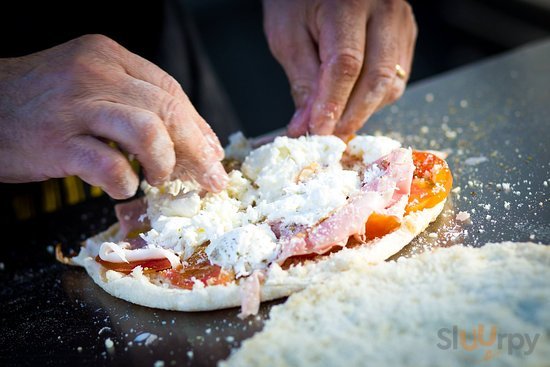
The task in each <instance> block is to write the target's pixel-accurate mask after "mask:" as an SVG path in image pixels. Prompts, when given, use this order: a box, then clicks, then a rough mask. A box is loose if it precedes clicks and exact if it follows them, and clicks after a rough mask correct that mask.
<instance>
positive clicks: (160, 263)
mask: <svg viewBox="0 0 550 367" xmlns="http://www.w3.org/2000/svg"><path fill="white" fill-rule="evenodd" d="M95 259H96V261H97V262H98V263H100V264H101V265H102V266H103V267H105V268H107V269H109V270H114V271H118V272H121V273H125V274H129V273H131V272H132V270H134V268H135V267H136V266H141V267H142V268H143V272H144V273H151V272H155V271H160V270H165V269H170V268H171V267H172V264H171V263H170V261H169V260H168V259H166V258H162V259H149V260H140V261H130V262H127V263H126V262H121V263H113V262H110V261H105V260H102V259H101V258H100V257H99V256H97V257H96V258H95Z"/></svg>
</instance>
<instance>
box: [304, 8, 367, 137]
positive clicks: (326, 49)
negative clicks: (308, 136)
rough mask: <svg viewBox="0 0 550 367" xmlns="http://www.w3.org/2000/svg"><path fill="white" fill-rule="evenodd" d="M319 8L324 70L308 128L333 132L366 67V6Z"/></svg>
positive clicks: (322, 70) (320, 41)
mask: <svg viewBox="0 0 550 367" xmlns="http://www.w3.org/2000/svg"><path fill="white" fill-rule="evenodd" d="M319 11H320V12H321V13H320V14H319V18H318V19H319V20H318V22H322V24H319V25H318V27H319V29H320V34H319V54H320V59H321V73H320V77H319V80H318V85H317V93H316V96H315V98H314V99H313V102H312V109H311V118H310V122H309V130H310V132H311V133H313V134H331V133H332V132H333V130H334V127H335V125H336V123H337V122H338V120H339V119H340V117H341V115H342V113H343V111H344V108H345V106H346V104H347V101H348V98H349V96H350V95H351V92H352V90H353V87H354V85H355V82H356V81H357V78H358V77H359V74H360V72H361V69H362V67H363V60H364V54H365V52H364V50H365V38H366V27H367V9H366V7H358V6H354V5H353V4H351V5H350V4H348V3H346V4H342V3H340V2H338V3H337V4H334V5H333V6H328V7H324V8H321V9H320V10H319Z"/></svg>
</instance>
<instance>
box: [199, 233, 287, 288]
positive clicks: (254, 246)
mask: <svg viewBox="0 0 550 367" xmlns="http://www.w3.org/2000/svg"><path fill="white" fill-rule="evenodd" d="M206 254H207V255H208V258H209V259H210V261H211V262H212V263H213V264H216V265H219V266H221V267H222V268H223V269H232V270H233V271H234V272H235V275H236V276H237V278H240V277H242V276H246V275H250V274H251V273H252V271H253V270H258V269H265V268H266V267H267V266H268V264H269V263H271V262H272V261H273V260H274V259H275V257H276V256H277V254H278V246H277V238H276V237H275V234H274V233H273V231H272V230H271V228H270V227H269V226H268V225H267V224H258V225H254V224H247V225H245V226H242V227H238V228H235V229H233V230H231V231H229V232H227V233H225V234H223V235H222V236H220V237H218V238H217V239H215V240H213V241H212V242H211V243H210V244H209V245H208V246H207V247H206Z"/></svg>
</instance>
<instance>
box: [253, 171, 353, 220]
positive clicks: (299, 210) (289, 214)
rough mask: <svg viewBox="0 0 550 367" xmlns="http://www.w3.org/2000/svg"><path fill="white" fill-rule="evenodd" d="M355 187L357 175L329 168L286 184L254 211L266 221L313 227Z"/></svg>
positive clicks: (340, 203) (341, 204)
mask: <svg viewBox="0 0 550 367" xmlns="http://www.w3.org/2000/svg"><path fill="white" fill-rule="evenodd" d="M359 187H360V183H359V177H358V174H357V172H355V171H345V170H342V169H341V168H339V167H331V168H329V169H326V170H323V171H321V172H319V173H318V174H317V175H315V176H314V177H313V178H311V179H309V180H306V181H304V182H299V183H297V184H295V183H292V184H289V185H288V186H287V187H286V188H285V190H284V192H283V194H282V195H281V196H280V197H279V198H278V199H277V200H273V201H271V202H267V201H263V202H261V203H260V204H259V205H258V211H259V212H260V213H261V214H262V215H263V216H265V217H266V218H267V219H268V221H270V222H282V223H284V224H301V225H307V226H313V225H315V224H316V223H318V222H319V221H320V220H322V219H324V218H326V217H328V216H329V214H330V213H331V212H332V211H334V210H335V209H337V208H339V207H341V206H343V205H344V204H345V203H346V201H347V199H348V198H349V197H350V196H352V195H353V194H354V193H356V192H358V191H359Z"/></svg>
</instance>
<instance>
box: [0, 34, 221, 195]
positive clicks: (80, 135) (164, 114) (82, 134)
mask: <svg viewBox="0 0 550 367" xmlns="http://www.w3.org/2000/svg"><path fill="white" fill-rule="evenodd" d="M109 141H112V142H115V143H116V144H117V146H118V147H120V149H122V150H123V151H124V152H126V153H128V154H132V155H134V156H135V157H136V159H137V160H138V161H139V162H140V164H141V166H142V167H143V170H144V174H145V178H146V179H147V181H148V182H149V183H151V184H152V185H158V184H160V183H162V182H163V181H166V180H168V179H170V178H177V177H182V176H183V177H185V176H190V177H193V178H194V179H196V180H197V182H198V183H200V184H201V185H202V186H203V187H204V188H205V189H207V190H211V191H219V190H221V189H222V188H223V187H224V186H225V184H226V183H227V179H228V178H227V175H226V173H225V171H224V169H223V166H222V165H221V163H220V160H221V159H222V158H223V149H222V147H221V146H220V143H219V141H218V138H217V137H216V135H215V134H214V132H213V131H212V130H211V128H210V127H209V126H208V124H207V123H206V122H205V121H204V120H203V119H202V118H201V117H200V116H199V114H198V113H197V111H196V110H195V109H194V108H193V106H192V105H191V102H190V101H189V99H188V98H187V96H186V95H185V93H184V92H183V90H182V89H181V87H180V85H179V84H178V83H177V82H176V80H175V79H174V78H172V77H171V76H169V75H168V74H166V73H165V72H164V71H162V70H161V69H160V68H158V67H157V66H155V65H154V64H152V63H150V62H149V61H147V60H145V59H143V58H141V57H139V56H137V55H135V54H132V53H130V52H129V51H128V50H126V49H125V48H123V47H122V46H120V45H119V44H117V43H116V42H114V41H113V40H111V39H109V38H107V37H105V36H100V35H88V36H83V37H80V38H77V39H74V40H72V41H69V42H67V43H64V44H62V45H59V46H56V47H53V48H51V49H48V50H45V51H42V52H38V53H35V54H31V55H28V56H24V57H20V58H12V59H0V181H2V182H29V181H41V180H46V179H48V178H54V177H64V176H71V175H77V176H79V177H80V178H82V179H83V180H84V181H86V182H87V183H89V184H91V185H96V186H99V187H101V188H102V189H103V190H105V191H106V192H107V193H108V194H109V195H110V196H112V197H113V198H115V199H124V198H128V197H130V196H132V195H133V194H135V192H136V190H137V188H138V185H139V179H138V177H137V175H136V174H135V173H134V172H133V170H132V168H131V166H130V164H129V162H128V160H127V159H126V158H125V156H124V155H123V153H122V152H121V151H120V150H118V149H115V148H113V147H111V146H110V145H109V144H108V142H109Z"/></svg>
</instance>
